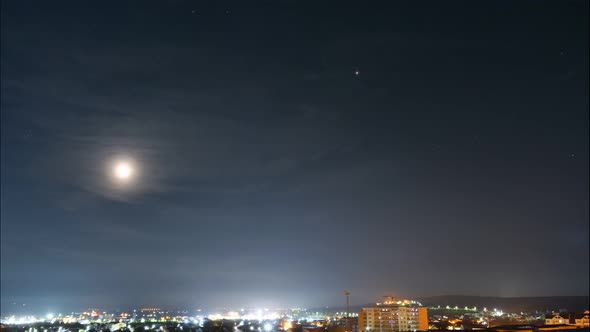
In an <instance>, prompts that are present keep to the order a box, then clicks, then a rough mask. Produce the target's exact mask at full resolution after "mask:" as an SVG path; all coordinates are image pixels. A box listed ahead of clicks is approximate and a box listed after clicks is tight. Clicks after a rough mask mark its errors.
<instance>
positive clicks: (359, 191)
mask: <svg viewBox="0 0 590 332" xmlns="http://www.w3.org/2000/svg"><path fill="white" fill-rule="evenodd" d="M1 15H2V26H1V27H2V31H1V37H2V51H1V55H2V66H1V69H2V72H1V83H2V89H1V93H2V104H1V111H2V113H1V114H2V118H1V129H2V133H1V139H2V141H1V167H2V169H1V170H2V173H1V221H2V223H1V226H2V229H1V240H2V243H1V249H2V254H1V259H2V260H1V292H2V298H1V299H2V307H3V310H11V308H13V306H15V305H14V304H12V303H17V305H16V306H18V305H20V304H22V303H27V304H28V306H29V307H31V308H37V309H38V310H61V309H66V308H80V307H87V306H91V305H92V306H102V307H105V308H110V307H116V306H125V305H158V306H170V305H178V306H184V305H186V306H189V307H196V306H221V305H236V306H242V305H271V304H277V305H278V304H280V305H304V306H318V305H325V304H329V305H332V304H336V303H340V302H341V301H342V295H341V291H342V290H343V289H349V290H350V291H351V292H352V294H353V297H352V302H353V303H364V302H369V301H373V300H375V299H378V298H379V297H380V296H381V295H384V294H395V295H407V296H420V295H438V294H467V295H493V296H535V295H588V290H589V289H588V281H589V273H588V269H589V265H588V261H589V255H588V249H589V245H588V237H589V226H588V220H589V215H588V209H589V207H588V196H589V195H588V192H589V190H588V189H589V188H588V181H589V177H588V170H589V162H588V151H589V145H588V138H589V124H588V123H589V117H588V57H589V54H588V2H587V1H518V2H512V1H489V2H485V3H484V2H477V3H474V2H472V1H463V2H455V1H444V2H442V1H431V2H420V3H414V2H409V1H408V2H395V3H387V4H386V3H385V2H374V3H365V2H357V3H354V4H347V3H343V2H342V1H339V2H335V1H334V2H322V3H321V4H320V3H318V2H317V1H307V2H306V1H258V2H250V1H248V2H245V1H240V2H227V1H211V2H199V1H173V0H171V1H153V2H148V1H116V2H115V1H75V2H74V1H72V2H48V1H37V2H32V1H16V0H13V1H2V13H1ZM355 71H358V75H357V73H355ZM118 156H124V157H127V158H132V159H133V160H135V162H136V163H137V165H138V166H139V167H140V174H139V176H138V177H137V178H135V181H134V183H133V185H132V186H131V187H129V188H125V189H123V188H119V187H115V186H113V184H112V182H111V179H110V178H109V176H108V174H107V173H108V167H107V165H108V163H109V162H110V161H112V160H113V159H114V158H117V157H118Z"/></svg>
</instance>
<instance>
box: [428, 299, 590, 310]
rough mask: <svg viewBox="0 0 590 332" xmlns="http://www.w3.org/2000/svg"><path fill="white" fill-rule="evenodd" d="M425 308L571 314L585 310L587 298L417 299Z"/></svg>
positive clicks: (587, 305) (587, 306) (587, 302)
mask: <svg viewBox="0 0 590 332" xmlns="http://www.w3.org/2000/svg"><path fill="white" fill-rule="evenodd" d="M417 300H418V301H420V302H421V303H422V304H424V305H426V306H436V305H440V306H446V305H450V306H459V307H465V306H469V307H473V306H476V307H478V308H483V307H487V308H488V309H491V308H499V309H502V310H504V311H509V312H519V311H528V312H531V311H535V310H539V311H551V310H555V311H557V310H561V309H565V310H567V311H572V312H574V311H575V312H580V311H584V310H587V309H588V308H589V307H590V305H589V301H590V299H589V297H588V296H544V297H488V296H464V295H443V296H430V297H422V298H418V299H417Z"/></svg>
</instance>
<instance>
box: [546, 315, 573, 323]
mask: <svg viewBox="0 0 590 332" xmlns="http://www.w3.org/2000/svg"><path fill="white" fill-rule="evenodd" d="M567 323H569V319H568V318H563V317H561V315H560V314H559V313H556V314H554V315H553V316H545V325H563V324H567Z"/></svg>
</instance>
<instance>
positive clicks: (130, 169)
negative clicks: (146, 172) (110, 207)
mask: <svg viewBox="0 0 590 332" xmlns="http://www.w3.org/2000/svg"><path fill="white" fill-rule="evenodd" d="M111 172H112V176H113V178H114V179H115V180H116V181H117V182H119V183H127V182H130V181H131V180H133V178H134V177H135V175H136V169H135V166H134V165H133V162H131V161H128V160H119V161H115V162H114V163H113V165H112V169H111Z"/></svg>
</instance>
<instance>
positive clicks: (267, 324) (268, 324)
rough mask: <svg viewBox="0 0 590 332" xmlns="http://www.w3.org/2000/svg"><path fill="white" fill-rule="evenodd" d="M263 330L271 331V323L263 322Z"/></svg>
mask: <svg viewBox="0 0 590 332" xmlns="http://www.w3.org/2000/svg"><path fill="white" fill-rule="evenodd" d="M264 330H265V331H266V332H270V331H272V324H270V323H266V324H264Z"/></svg>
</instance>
